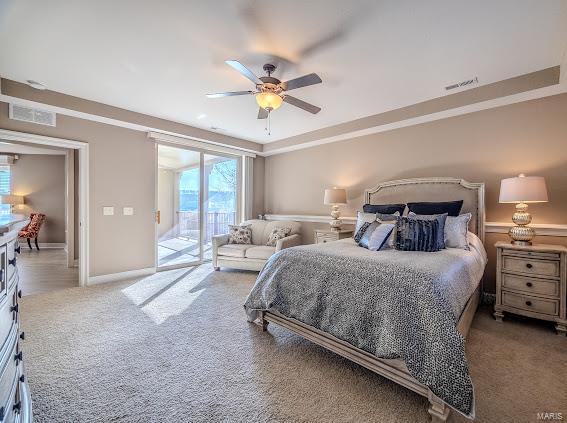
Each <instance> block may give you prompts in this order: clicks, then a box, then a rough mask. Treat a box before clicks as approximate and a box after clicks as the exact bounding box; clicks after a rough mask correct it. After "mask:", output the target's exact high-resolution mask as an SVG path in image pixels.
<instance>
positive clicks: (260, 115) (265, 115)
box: [258, 107, 269, 119]
mask: <svg viewBox="0 0 567 423" xmlns="http://www.w3.org/2000/svg"><path fill="white" fill-rule="evenodd" d="M268 115H269V113H268V111H267V110H266V109H264V108H263V107H260V108H258V119H267V118H268Z"/></svg>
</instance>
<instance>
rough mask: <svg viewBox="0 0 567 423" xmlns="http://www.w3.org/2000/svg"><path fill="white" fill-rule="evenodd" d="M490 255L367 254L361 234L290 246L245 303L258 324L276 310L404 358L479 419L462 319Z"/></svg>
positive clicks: (455, 252)
mask: <svg viewBox="0 0 567 423" xmlns="http://www.w3.org/2000/svg"><path fill="white" fill-rule="evenodd" d="M477 240H478V238H477ZM480 249H482V251H480ZM485 257H486V256H485V252H484V249H483V247H482V244H480V242H478V243H477V247H476V248H474V247H473V248H471V251H465V250H458V249H446V250H442V251H440V252H435V253H426V252H409V251H397V250H386V251H378V252H374V251H368V250H366V249H364V248H361V247H358V246H357V245H356V243H355V242H354V241H353V240H352V239H347V240H341V241H336V242H330V243H326V244H318V245H305V246H300V247H294V248H289V249H285V250H282V251H280V252H278V253H277V254H274V255H273V256H272V257H271V258H270V259H269V260H268V262H267V263H266V265H265V266H264V268H263V270H262V271H261V272H260V274H259V276H258V279H257V281H256V284H255V285H254V287H253V288H252V291H251V292H250V294H249V295H248V298H247V299H246V302H245V305H244V307H245V309H246V313H247V315H248V319H249V320H250V321H254V320H255V319H257V318H258V317H259V313H260V312H261V311H264V310H269V311H277V312H278V313H280V314H283V315H284V316H287V317H290V318H294V319H296V320H299V321H301V322H303V323H305V324H307V325H309V326H312V327H315V328H317V329H320V330H322V331H324V332H326V333H329V334H331V335H333V336H334V337H336V338H339V339H341V340H343V341H346V342H348V343H350V344H351V345H353V346H355V347H358V348H360V349H362V350H364V351H367V352H369V353H371V354H373V355H375V356H377V357H380V358H388V359H393V358H400V359H402V360H404V361H405V363H406V365H407V368H408V370H409V372H410V374H411V375H412V376H413V377H414V378H415V379H417V380H418V381H419V382H421V383H423V384H424V385H426V386H427V387H429V388H430V389H431V391H432V392H433V393H435V394H436V395H437V396H438V397H439V398H441V399H442V400H443V401H445V402H446V403H447V404H448V405H450V406H451V407H453V408H455V409H456V410H458V411H460V412H461V413H463V414H464V415H466V416H468V417H474V390H473V385H472V381H471V379H470V376H469V373H468V367H467V361H466V357H465V348H464V339H463V337H462V336H461V334H460V333H459V332H458V331H457V328H456V325H457V322H458V320H459V317H460V314H461V312H462V310H463V308H464V306H465V305H466V303H467V301H468V298H469V297H470V296H471V295H472V293H473V292H474V290H475V289H476V287H477V285H478V283H479V281H480V279H481V277H482V274H483V272H484V267H485V265H486V258H485Z"/></svg>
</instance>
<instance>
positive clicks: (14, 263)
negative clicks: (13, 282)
mask: <svg viewBox="0 0 567 423" xmlns="http://www.w3.org/2000/svg"><path fill="white" fill-rule="evenodd" d="M8 264H11V265H12V266H16V257H14V258H13V259H12V260H8Z"/></svg>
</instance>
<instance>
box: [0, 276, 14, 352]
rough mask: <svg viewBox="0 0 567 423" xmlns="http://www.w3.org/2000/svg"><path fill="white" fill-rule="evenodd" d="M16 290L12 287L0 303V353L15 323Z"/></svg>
mask: <svg viewBox="0 0 567 423" xmlns="http://www.w3.org/2000/svg"><path fill="white" fill-rule="evenodd" d="M16 288H17V287H16V285H14V286H12V289H11V290H10V291H8V295H6V296H5V297H4V299H3V300H2V302H1V303H0V351H3V350H4V348H5V345H4V343H5V342H7V339H8V335H9V334H10V332H11V331H12V328H13V326H14V325H15V324H16V322H17V319H16V312H15V311H14V306H15V305H16V304H17V301H16V300H17V299H16Z"/></svg>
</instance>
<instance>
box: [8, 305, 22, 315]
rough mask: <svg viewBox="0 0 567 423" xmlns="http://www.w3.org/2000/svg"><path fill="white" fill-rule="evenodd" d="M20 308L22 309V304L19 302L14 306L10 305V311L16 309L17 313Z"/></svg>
mask: <svg viewBox="0 0 567 423" xmlns="http://www.w3.org/2000/svg"><path fill="white" fill-rule="evenodd" d="M19 309H20V306H19V305H18V304H16V305H13V306H12V307H10V311H11V312H13V311H15V312H16V313H17V312H18V310H19Z"/></svg>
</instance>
